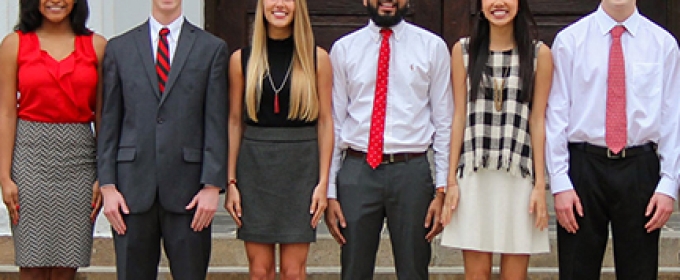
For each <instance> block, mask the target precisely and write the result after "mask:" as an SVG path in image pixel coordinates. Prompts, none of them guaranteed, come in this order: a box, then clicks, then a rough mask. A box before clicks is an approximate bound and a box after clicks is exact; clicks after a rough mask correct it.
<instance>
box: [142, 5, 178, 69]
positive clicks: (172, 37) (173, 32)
mask: <svg viewBox="0 0 680 280" xmlns="http://www.w3.org/2000/svg"><path fill="white" fill-rule="evenodd" d="M182 25H184V15H181V16H180V17H178V18H177V19H176V20H175V21H173V22H171V23H170V24H168V25H162V24H160V23H159V22H158V21H157V20H156V19H154V18H153V16H150V17H149V33H150V34H149V35H151V46H153V47H152V48H151V49H152V50H153V59H154V62H155V61H156V54H157V53H158V50H157V48H158V40H159V35H158V33H159V32H160V31H161V29H163V27H167V28H168V29H170V33H169V34H168V44H169V45H170V57H169V58H170V62H171V63H172V58H173V57H174V56H175V50H176V49H177V42H178V41H179V35H180V33H181V32H182Z"/></svg>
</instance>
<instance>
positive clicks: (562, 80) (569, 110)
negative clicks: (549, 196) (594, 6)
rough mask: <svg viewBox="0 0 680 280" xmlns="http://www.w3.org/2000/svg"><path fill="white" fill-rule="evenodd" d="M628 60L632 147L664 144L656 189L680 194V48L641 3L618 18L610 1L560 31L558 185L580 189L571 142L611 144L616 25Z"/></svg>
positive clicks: (553, 149)
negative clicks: (608, 126)
mask: <svg viewBox="0 0 680 280" xmlns="http://www.w3.org/2000/svg"><path fill="white" fill-rule="evenodd" d="M617 24H622V25H623V26H625V28H626V30H627V31H626V32H624V34H623V36H622V37H621V42H622V46H623V55H624V58H625V63H626V66H625V67H626V115H627V120H628V126H627V131H628V137H627V144H626V146H627V147H631V146H637V145H643V144H645V143H648V142H654V143H657V144H658V153H659V157H660V163H661V174H660V175H661V180H660V182H659V184H658V185H657V188H656V192H659V193H662V194H666V195H669V196H671V197H673V198H676V197H677V192H678V171H679V170H680V166H679V165H678V157H679V156H680V140H679V139H680V137H679V135H678V134H679V133H680V128H679V126H680V124H679V122H680V109H679V106H678V105H680V68H679V67H680V65H678V62H679V61H678V60H679V59H680V55H679V52H678V46H677V43H676V41H675V39H674V38H673V37H672V36H671V35H670V34H669V33H668V32H666V31H665V30H663V29H661V28H660V27H659V26H657V25H656V24H654V23H652V22H651V21H650V20H648V19H647V18H645V17H643V16H642V15H640V14H639V13H638V11H637V10H636V11H635V13H634V14H633V15H632V16H630V17H629V18H628V19H627V20H626V21H625V22H623V23H617V22H616V21H614V19H612V18H611V17H610V16H609V15H607V14H606V13H605V12H604V10H603V9H602V7H600V8H599V9H598V10H597V11H596V12H594V13H592V14H590V15H589V16H586V17H585V18H583V19H581V20H580V21H578V22H576V23H574V24H573V25H571V26H570V27H568V28H566V29H564V30H563V31H562V32H560V33H559V34H558V35H557V37H556V38H555V43H554V44H553V48H552V53H553V57H554V62H555V73H554V80H553V85H552V91H551V93H550V98H549V101H548V110H547V115H546V117H547V119H546V126H547V130H546V136H547V138H546V156H547V165H548V170H549V172H550V177H551V179H550V180H551V187H552V192H553V193H559V192H563V191H567V190H572V189H573V185H572V182H571V180H570V179H569V176H568V174H567V172H568V170H569V150H568V148H567V145H568V142H587V143H590V144H593V145H598V146H603V147H604V146H606V143H605V118H606V113H605V112H606V103H607V98H606V96H607V75H608V74H607V73H608V63H609V61H608V59H609V49H610V45H611V40H612V38H611V34H610V31H611V29H612V28H613V27H614V26H616V25H617Z"/></svg>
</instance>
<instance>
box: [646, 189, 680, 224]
mask: <svg viewBox="0 0 680 280" xmlns="http://www.w3.org/2000/svg"><path fill="white" fill-rule="evenodd" d="M673 202H674V201H673V198H672V197H670V196H667V195H665V194H662V193H655V194H654V195H653V196H652V199H650V200H649V204H648V205H647V211H646V212H645V217H649V216H650V215H652V213H654V216H652V218H651V219H650V220H649V222H647V224H646V225H645V229H647V233H650V232H652V231H655V230H657V229H660V228H661V227H663V225H665V224H666V222H668V219H669V218H670V217H671V214H672V213H673Z"/></svg>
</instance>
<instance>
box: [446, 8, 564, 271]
mask: <svg viewBox="0 0 680 280" xmlns="http://www.w3.org/2000/svg"><path fill="white" fill-rule="evenodd" d="M477 2H478V5H477V7H480V11H479V12H478V13H477V14H476V18H477V20H476V22H475V24H474V26H473V28H472V30H471V32H470V34H471V37H469V38H463V39H461V40H460V41H459V42H458V43H457V44H456V45H455V46H454V48H453V51H452V58H451V62H452V71H453V76H452V78H453V85H454V100H455V114H454V121H453V127H452V131H451V133H452V136H451V157H450V172H449V182H448V189H447V193H446V199H445V205H444V211H443V216H442V220H443V223H444V225H445V226H446V228H445V230H444V233H443V237H442V245H444V246H450V247H455V248H459V249H462V250H463V258H464V262H465V274H466V276H468V277H470V276H471V277H472V278H474V279H489V278H490V274H491V260H492V254H493V253H500V254H501V278H502V279H526V274H527V268H528V264H529V256H530V255H531V254H537V253H546V252H548V251H549V244H548V232H547V230H545V229H546V227H547V225H548V213H547V210H546V194H545V189H546V179H545V175H544V174H545V159H544V148H543V147H544V143H545V127H544V123H545V110H546V104H547V99H548V94H549V92H550V86H551V80H552V68H553V66H552V57H551V53H550V50H549V48H548V47H546V46H545V45H544V44H542V42H540V41H538V40H537V34H536V28H535V26H536V23H535V21H534V19H533V17H532V15H531V12H530V10H529V5H528V1H527V0H479V1H477Z"/></svg>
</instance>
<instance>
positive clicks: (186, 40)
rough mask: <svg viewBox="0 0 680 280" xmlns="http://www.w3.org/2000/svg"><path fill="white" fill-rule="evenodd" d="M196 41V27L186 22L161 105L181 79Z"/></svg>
mask: <svg viewBox="0 0 680 280" xmlns="http://www.w3.org/2000/svg"><path fill="white" fill-rule="evenodd" d="M195 41H196V27H195V26H193V25H191V24H190V23H189V22H188V21H186V20H185V21H184V25H183V26H182V33H181V34H180V35H179V40H178V42H177V50H175V55H174V58H173V59H172V64H171V65H170V74H168V82H167V84H166V85H165V92H164V93H163V95H162V96H161V104H160V105H163V102H164V101H165V99H167V96H168V95H169V94H170V93H171V92H172V88H173V87H174V85H175V82H176V81H177V78H178V77H179V73H181V72H182V68H184V64H185V63H186V61H187V58H188V57H189V53H191V48H193V46H194V42H195Z"/></svg>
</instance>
